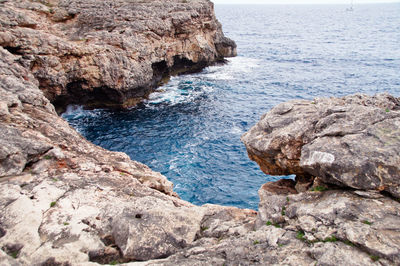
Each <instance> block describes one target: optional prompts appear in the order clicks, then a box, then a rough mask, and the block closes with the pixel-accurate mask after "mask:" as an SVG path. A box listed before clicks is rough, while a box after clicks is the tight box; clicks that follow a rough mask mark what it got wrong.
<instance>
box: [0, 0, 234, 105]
mask: <svg viewBox="0 0 400 266" xmlns="http://www.w3.org/2000/svg"><path fill="white" fill-rule="evenodd" d="M0 24H1V28H0V46H2V47H3V48H5V49H6V50H8V51H9V52H10V53H12V54H14V55H16V56H18V60H19V63H20V64H21V65H23V66H24V67H25V68H27V69H29V70H30V72H31V73H32V74H33V75H34V76H35V78H36V79H37V80H38V82H39V88H40V89H41V90H42V91H43V92H44V94H45V96H46V97H47V98H48V99H49V100H50V101H51V102H52V103H53V104H54V105H55V106H56V107H57V108H58V107H59V108H60V109H61V110H62V108H63V107H65V105H66V104H68V103H79V104H87V105H90V106H119V107H121V106H122V107H129V106H132V105H135V104H136V103H137V102H138V101H140V100H141V99H142V98H143V97H146V96H147V95H148V94H149V92H150V91H151V90H152V89H153V88H154V87H155V86H157V85H158V84H160V82H162V80H163V79H164V78H167V77H168V76H169V75H171V74H179V73H185V72H193V71H197V70H200V69H202V68H203V67H205V66H207V65H209V64H212V63H214V62H217V61H221V60H223V58H224V57H227V56H234V55H236V45H235V43H234V42H233V41H232V40H230V39H228V38H226V37H225V36H224V35H223V33H222V30H221V24H220V23H219V22H218V21H217V20H216V18H215V15H214V10H213V4H212V3H211V2H210V1H207V0H189V1H186V0H184V1H180V0H168V1H155V0H144V1H142V0H101V1H98V0H85V1H81V0H43V1H42V0H40V1H36V0H35V1H34V0H19V1H7V0H5V1H1V3H0Z"/></svg>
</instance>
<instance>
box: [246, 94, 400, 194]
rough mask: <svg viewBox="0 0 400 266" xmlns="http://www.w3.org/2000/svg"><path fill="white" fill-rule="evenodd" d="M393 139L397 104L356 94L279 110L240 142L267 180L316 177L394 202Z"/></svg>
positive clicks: (398, 120)
mask: <svg viewBox="0 0 400 266" xmlns="http://www.w3.org/2000/svg"><path fill="white" fill-rule="evenodd" d="M399 136H400V100H399V99H397V98H395V97H393V96H391V95H388V94H378V95H376V96H367V95H361V94H357V95H352V96H346V97H343V98H329V99H328V98H321V99H315V100H314V101H306V100H294V101H290V102H287V103H282V104H279V105H278V106H276V107H275V108H273V109H272V110H271V111H269V112H268V113H267V114H265V115H264V116H263V117H262V118H261V120H260V121H259V122H258V123H257V124H256V125H255V126H254V127H253V128H251V129H250V130H249V132H247V133H245V134H244V135H243V136H242V141H243V142H244V144H245V145H246V148H247V151H248V154H249V157H250V158H251V159H252V160H254V161H256V162H257V163H258V164H259V165H260V168H261V169H262V170H263V171H264V172H265V173H267V174H271V175H288V174H296V175H298V177H319V178H320V179H321V180H322V181H323V182H325V183H329V184H334V185H338V186H342V187H350V188H353V189H363V190H379V191H386V192H388V193H390V194H391V195H393V196H394V197H397V198H400V137H399Z"/></svg>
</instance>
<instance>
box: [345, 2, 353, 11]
mask: <svg viewBox="0 0 400 266" xmlns="http://www.w3.org/2000/svg"><path fill="white" fill-rule="evenodd" d="M353 10H354V9H353V0H351V5H350V7H348V8H346V11H353Z"/></svg>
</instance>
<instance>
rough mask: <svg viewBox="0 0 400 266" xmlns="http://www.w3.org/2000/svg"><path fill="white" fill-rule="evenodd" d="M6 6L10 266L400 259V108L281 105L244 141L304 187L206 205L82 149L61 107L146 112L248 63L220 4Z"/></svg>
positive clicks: (384, 98) (386, 100) (1, 33)
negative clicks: (186, 86) (200, 80)
mask: <svg viewBox="0 0 400 266" xmlns="http://www.w3.org/2000/svg"><path fill="white" fill-rule="evenodd" d="M0 5H1V9H0V23H1V24H2V27H1V29H0V41H1V47H0V95H1V97H0V191H1V193H0V206H1V208H0V265H98V264H116V263H125V264H126V265H190V264H193V265H224V264H225V265H239V264H240V265H257V264H258V265H260V264H261V265H282V264H284V265H374V264H375V265H398V264H400V256H399V254H400V232H399V228H400V219H399V218H400V203H399V202H398V200H397V199H398V191H399V190H398V184H399V154H400V152H399V147H400V145H399V141H400V139H399V137H398V136H399V128H400V123H399V117H400V111H399V109H400V108H399V106H400V104H399V99H396V98H394V97H391V96H389V95H378V96H376V97H368V96H360V95H357V96H349V97H345V98H340V99H316V100H314V101H293V102H290V103H284V104H281V105H279V106H277V107H276V108H274V109H272V110H271V111H270V112H269V113H268V114H266V115H264V116H263V118H262V119H261V121H260V122H259V123H258V124H257V125H256V126H255V127H254V128H253V129H251V130H250V131H249V133H247V134H245V135H244V136H243V141H244V142H245V145H246V146H247V148H248V151H249V155H250V157H251V158H252V159H255V160H256V161H257V162H259V163H260V166H261V168H262V169H263V170H264V171H265V172H267V173H272V174H282V173H285V174H286V173H287V174H290V173H295V174H297V176H298V178H297V182H295V181H293V180H280V181H277V182H270V183H267V184H265V185H263V186H262V187H261V188H260V190H259V195H260V205H259V212H255V211H252V210H241V209H237V208H233V207H223V206H216V205H204V206H194V205H192V204H190V203H188V202H185V201H182V200H180V199H179V198H178V197H177V196H176V195H175V193H174V192H173V190H172V184H171V182H169V181H168V180H167V179H166V178H165V177H164V176H162V175H161V174H159V173H156V172H153V171H152V170H151V169H149V168H148V167H147V166H145V165H143V164H140V163H138V162H134V161H131V160H130V159H129V157H128V156H127V155H126V154H123V153H117V152H110V151H107V150H104V149H102V148H100V147H98V146H95V145H93V144H91V143H89V142H88V141H86V140H85V139H83V138H82V137H81V136H80V135H79V134H78V133H77V132H76V131H75V130H74V129H72V128H71V127H70V126H69V125H68V124H67V123H66V122H65V121H64V120H63V119H61V118H60V117H59V116H58V115H57V112H56V111H55V108H54V105H53V104H52V102H53V103H55V104H56V105H59V104H60V101H63V102H76V101H79V102H82V103H87V104H99V103H102V104H119V105H123V104H128V103H127V102H129V104H132V103H133V102H134V100H133V99H137V98H140V97H142V96H143V95H145V94H146V93H147V92H148V90H149V89H148V88H149V87H151V86H148V85H149V84H150V85H154V84H156V83H157V82H159V81H160V80H161V79H162V78H163V77H164V76H166V75H168V74H171V73H175V72H180V71H194V70H196V69H197V68H199V67H202V66H204V65H206V64H209V63H211V62H213V61H215V60H219V59H220V58H221V56H223V55H233V54H234V53H235V51H234V45H233V43H232V42H231V41H229V40H228V39H226V38H225V37H223V35H222V34H221V32H220V25H219V24H218V23H217V22H216V21H215V18H214V15H213V13H212V5H211V4H210V3H209V2H207V1H192V0H189V1H187V2H186V1H185V2H181V3H180V2H177V1H164V2H155V1H151V2H149V1H146V2H138V1H128V0H125V1H85V2H83V1H82V2H79V1H59V2H57V1H49V2H44V1H43V2H36V1H12V2H11V1H1V3H0ZM155 13H157V14H164V15H165V17H163V16H157V18H155V19H154V21H153V19H150V18H151V16H153V14H155ZM158 19H159V20H162V21H163V23H161V22H160V21H158ZM174 21H175V22H174ZM159 22H160V23H159ZM162 25H164V26H165V25H166V26H168V27H169V28H168V27H167V28H166V30H165V32H163V31H162V30H161V28H162ZM159 27H161V28H159ZM117 28H118V31H117V30H116V29H117ZM146 29H151V30H148V31H146ZM157 29H159V30H160V32H159V31H158V30H157ZM201 32H202V33H201ZM203 33H204V35H202V34H203ZM125 34H126V35H125ZM119 35H120V36H119ZM155 35H157V36H158V37H160V39H157V38H158V37H155ZM118 36H119V37H118ZM202 38H203V39H202ZM134 40H136V42H135V41H134ZM163 45H164V46H163ZM165 45H168V47H172V48H171V49H172V50H169V49H168V47H166V46H165ZM155 47H159V49H156V48H155ZM135 51H136V52H135ZM164 61H165V62H164ZM160 62H161V63H160ZM113 66H114V67H113ZM142 74H143V75H142ZM138 84H139V85H138ZM140 89H143V91H142V94H140V93H141V91H140ZM113 97H115V98H113ZM118 97H120V98H118ZM353 167H354V168H353Z"/></svg>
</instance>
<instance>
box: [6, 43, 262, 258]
mask: <svg viewBox="0 0 400 266" xmlns="http://www.w3.org/2000/svg"><path fill="white" fill-rule="evenodd" d="M0 66H1V67H0V95H1V96H2V97H1V99H0V106H1V108H2V109H1V116H0V132H1V136H2V137H1V139H0V142H1V157H0V189H1V191H2V193H1V194H0V206H1V210H0V264H1V265H3V264H7V265H20V264H22V265H36V264H41V263H44V264H43V265H59V264H60V265H61V264H62V265H75V264H79V263H84V264H85V265H86V264H87V263H89V261H92V262H93V263H103V264H104V263H111V262H129V261H143V260H149V259H158V258H165V257H168V256H170V255H171V254H174V253H177V252H179V251H181V250H184V249H185V248H187V247H188V246H191V245H192V243H194V242H195V241H197V240H198V239H201V238H204V237H206V236H208V232H207V233H205V232H203V231H204V228H205V226H208V227H209V228H212V230H210V231H209V232H213V233H212V234H211V235H212V237H215V238H216V237H222V236H228V235H233V234H235V233H237V232H241V233H243V232H247V231H250V230H251V228H253V227H254V222H255V217H256V212H254V211H250V210H240V209H237V208H230V207H222V206H215V205H206V206H203V207H198V206H194V205H192V204H190V203H188V202H185V201H182V200H180V199H179V198H178V197H176V195H175V193H174V192H173V191H172V183H171V182H169V181H168V180H167V179H166V178H165V177H164V176H162V175H161V174H160V173H156V172H153V171H152V170H150V169H149V168H148V167H147V166H145V165H143V164H141V163H138V162H134V161H131V160H130V159H129V157H128V156H127V155H126V154H124V153H118V152H109V151H107V150H104V149H102V148H100V147H98V146H95V145H93V144H91V143H89V142H88V141H86V140H85V139H83V138H82V137H81V136H80V135H79V134H78V133H77V132H76V131H75V130H74V129H72V128H71V127H70V126H69V125H68V123H67V122H65V121H64V120H63V119H61V118H60V117H59V116H58V115H57V113H56V112H55V110H54V108H53V106H52V105H51V104H50V102H49V101H48V100H47V98H46V97H45V96H44V94H43V92H42V91H41V90H40V89H39V87H38V82H37V80H36V79H35V77H34V76H33V75H32V74H31V73H30V72H29V70H27V69H26V68H24V67H23V66H21V65H20V64H19V58H18V57H17V56H15V55H12V54H11V53H10V52H9V51H7V50H5V49H3V48H1V47H0Z"/></svg>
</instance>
